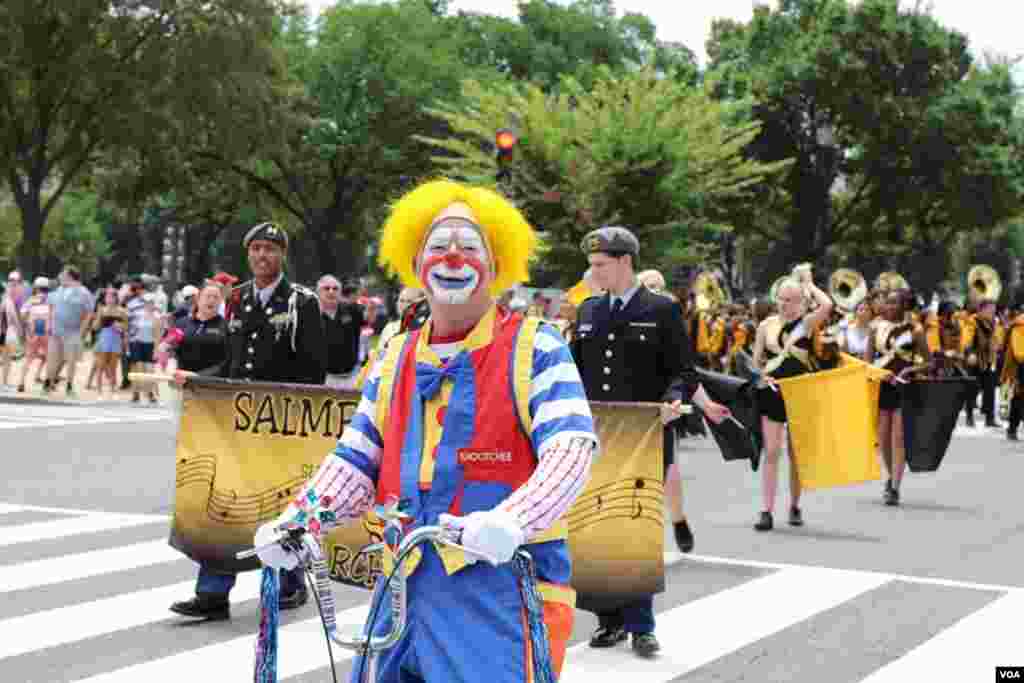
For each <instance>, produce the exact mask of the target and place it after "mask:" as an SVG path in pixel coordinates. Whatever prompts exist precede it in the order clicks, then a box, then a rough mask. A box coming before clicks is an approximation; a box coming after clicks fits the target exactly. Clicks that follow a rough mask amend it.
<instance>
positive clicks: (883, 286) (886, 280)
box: [875, 270, 910, 292]
mask: <svg viewBox="0 0 1024 683" xmlns="http://www.w3.org/2000/svg"><path fill="white" fill-rule="evenodd" d="M875 287H877V288H878V289H880V290H882V291H883V292H898V291H900V290H902V289H910V283H909V282H907V280H906V278H905V277H903V276H902V275H900V274H899V273H897V272H896V271H894V270H887V271H885V272H884V273H881V274H880V275H879V276H878V277H877V278H875Z"/></svg>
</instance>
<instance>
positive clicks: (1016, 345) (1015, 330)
mask: <svg viewBox="0 0 1024 683" xmlns="http://www.w3.org/2000/svg"><path fill="white" fill-rule="evenodd" d="M1010 314H1011V315H1012V316H1013V317H1012V318H1011V319H1010V322H1009V325H1008V327H1009V331H1008V332H1007V334H1006V356H1005V359H1004V361H1003V371H1002V374H1001V378H1000V379H1001V381H1002V383H1003V384H1004V385H1005V386H1007V387H1008V393H1009V395H1010V414H1009V417H1008V420H1007V424H1006V438H1007V439H1009V440H1010V441H1016V440H1017V428H1018V427H1019V426H1020V423H1021V420H1024V292H1022V293H1018V295H1017V300H1016V301H1014V303H1013V310H1011V312H1010Z"/></svg>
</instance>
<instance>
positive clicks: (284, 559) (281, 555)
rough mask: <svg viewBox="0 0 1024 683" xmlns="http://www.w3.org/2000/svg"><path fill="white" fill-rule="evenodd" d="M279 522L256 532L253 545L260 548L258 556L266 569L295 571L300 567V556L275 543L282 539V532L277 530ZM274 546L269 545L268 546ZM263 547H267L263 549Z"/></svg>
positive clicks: (275, 521)
mask: <svg viewBox="0 0 1024 683" xmlns="http://www.w3.org/2000/svg"><path fill="white" fill-rule="evenodd" d="M277 527H278V522H277V520H274V521H273V522H267V523H266V524H264V525H263V526H261V527H260V528H259V529H257V530H256V538H255V539H254V540H253V545H254V546H255V547H256V548H258V550H257V551H256V555H257V556H258V557H259V558H260V562H262V563H263V566H264V567H270V568H272V569H295V568H296V567H298V566H299V556H298V554H297V553H294V552H292V551H290V550H287V549H286V548H285V547H284V546H282V545H281V544H280V543H274V541H275V540H277V539H278V538H280V536H281V534H282V532H280V531H278V530H277ZM268 543H269V544H272V545H267V544H268ZM261 546H267V547H266V548H261Z"/></svg>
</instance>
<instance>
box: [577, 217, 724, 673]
mask: <svg viewBox="0 0 1024 683" xmlns="http://www.w3.org/2000/svg"><path fill="white" fill-rule="evenodd" d="M582 246H583V251H584V253H586V254H587V258H588V260H589V261H590V266H591V270H592V274H593V278H594V281H595V282H596V283H597V285H598V286H599V287H601V289H603V290H605V294H604V295H602V296H598V297H591V298H589V299H587V300H585V301H583V302H582V303H581V304H580V307H579V312H578V318H577V327H576V337H575V338H574V339H573V342H572V351H573V357H574V358H575V359H576V364H577V365H578V366H579V369H580V376H581V377H582V378H583V385H584V387H585V388H586V392H587V398H588V399H589V400H591V401H651V402H663V406H662V422H663V423H664V424H666V425H667V424H668V423H669V422H672V421H673V420H676V419H678V418H679V417H680V416H681V415H682V414H683V412H682V403H683V401H692V402H693V404H694V405H696V406H697V407H698V408H700V410H701V411H702V412H703V413H704V415H705V416H706V417H707V418H708V419H709V420H712V421H713V422H715V423H717V422H720V421H721V420H723V419H725V418H726V417H728V416H729V409H728V408H726V407H725V406H722V405H720V404H718V403H715V402H714V401H711V400H710V399H709V398H708V396H707V394H706V393H705V392H704V388H703V387H701V386H700V383H699V381H698V379H697V374H696V372H695V371H694V367H693V360H692V357H691V353H690V352H689V351H688V349H689V348H690V345H689V342H688V340H687V337H686V329H685V326H684V323H683V319H682V311H681V309H680V307H679V306H677V305H675V303H674V302H673V301H672V300H671V299H669V298H667V297H664V296H661V295H659V294H655V293H654V292H651V291H650V290H648V289H647V288H646V287H643V286H642V285H641V284H640V283H639V281H638V280H637V278H636V274H635V271H634V263H633V262H634V259H635V258H636V257H637V255H638V254H639V252H640V243H639V242H638V241H637V239H636V237H635V236H634V235H633V233H631V232H630V231H629V230H627V229H625V228H621V227H615V226H611V227H604V228H601V229H599V230H595V231H593V232H591V233H590V234H588V235H587V236H586V237H585V238H584V240H583V245H582ZM671 457H672V452H671V449H670V448H667V449H666V452H665V465H666V467H667V466H668V464H669V463H670V462H671ZM653 597H654V596H647V597H645V598H644V599H642V600H639V601H637V602H635V603H632V604H629V605H624V606H622V607H621V608H619V609H618V610H615V611H613V612H607V613H601V614H598V617H599V619H600V625H599V627H598V629H597V630H596V631H595V632H594V635H593V637H592V638H591V639H590V646H591V647H612V646H614V645H616V644H618V643H620V642H622V641H623V640H625V639H626V635H627V633H631V634H632V647H633V650H634V651H635V652H636V653H637V654H639V655H641V656H651V655H653V654H654V653H655V652H657V651H658V650H659V649H660V646H659V644H658V640H657V638H656V637H655V636H654V605H653Z"/></svg>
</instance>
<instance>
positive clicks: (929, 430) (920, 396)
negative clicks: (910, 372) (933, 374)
mask: <svg viewBox="0 0 1024 683" xmlns="http://www.w3.org/2000/svg"><path fill="white" fill-rule="evenodd" d="M976 387H977V380H975V379H973V378H963V379H934V380H923V381H917V382H911V383H910V384H908V385H906V386H904V387H903V403H902V412H903V446H904V448H905V449H906V454H907V467H909V468H910V471H911V472H934V471H936V470H937V469H939V465H941V464H942V458H943V457H945V455H946V450H947V449H948V448H949V442H950V440H952V438H953V430H954V429H956V421H957V418H958V417H959V416H960V411H961V410H963V407H964V402H965V401H967V399H968V397H970V396H971V395H972V393H973V392H974V391H975V390H976Z"/></svg>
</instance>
